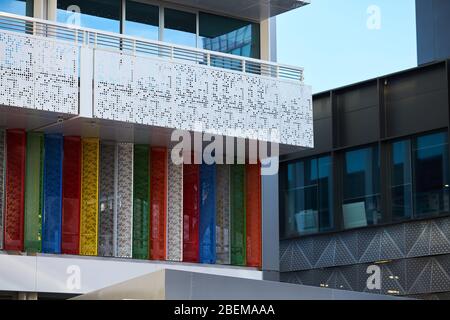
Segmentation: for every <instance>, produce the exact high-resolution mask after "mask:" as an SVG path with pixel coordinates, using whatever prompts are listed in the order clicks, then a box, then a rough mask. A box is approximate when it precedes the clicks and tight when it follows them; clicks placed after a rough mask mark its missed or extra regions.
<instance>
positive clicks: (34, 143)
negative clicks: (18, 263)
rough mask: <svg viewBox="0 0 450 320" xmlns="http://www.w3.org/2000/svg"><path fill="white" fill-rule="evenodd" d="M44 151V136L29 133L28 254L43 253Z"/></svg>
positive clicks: (25, 241) (26, 223)
mask: <svg viewBox="0 0 450 320" xmlns="http://www.w3.org/2000/svg"><path fill="white" fill-rule="evenodd" d="M43 151H44V135H43V134H42V133H32V132H30V133H28V134H27V157H26V176H25V220H24V222H25V226H24V233H25V234H24V247H25V251H27V252H41V249H42V244H41V238H42V219H41V218H42V183H43V179H42V178H43Z"/></svg>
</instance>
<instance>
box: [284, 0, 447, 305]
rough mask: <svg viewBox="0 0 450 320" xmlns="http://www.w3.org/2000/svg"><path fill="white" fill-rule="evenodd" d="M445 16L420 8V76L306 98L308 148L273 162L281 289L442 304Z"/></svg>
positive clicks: (432, 5) (439, 4)
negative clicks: (310, 120)
mask: <svg viewBox="0 0 450 320" xmlns="http://www.w3.org/2000/svg"><path fill="white" fill-rule="evenodd" d="M428 9H430V10H432V11H429V10H428ZM430 14H431V15H432V17H431V16H430ZM449 14H450V7H449V2H448V1H439V0H436V1H434V0H430V1H428V0H424V1H421V0H417V20H418V23H417V35H418V48H419V49H418V52H419V65H420V66H419V67H417V68H414V69H411V70H405V71H402V72H399V73H395V74H390V75H386V76H382V77H379V78H376V79H370V80H366V81H363V82H361V83H357V84H353V85H349V86H346V87H342V88H337V89H334V90H330V91H327V92H322V93H318V94H316V95H314V96H313V110H314V133H315V134H314V137H315V148H314V149H313V150H306V151H300V152H298V153H294V154H289V155H285V156H282V157H281V159H280V160H281V166H280V176H279V178H280V180H279V181H280V193H279V197H280V237H281V243H280V272H281V275H280V277H281V281H284V282H291V283H299V284H303V285H313V286H320V287H327V288H336V289H345V290H353V291H361V292H372V293H382V294H389V295H396V296H409V297H417V298H424V299H450V207H449V206H450V159H449V125H450V123H449V115H450V109H449V108H450V104H449V101H450V91H449V89H450V88H449V83H450V61H449V60H447V59H446V58H447V57H448V56H450V51H446V50H444V48H445V47H446V48H448V47H449V45H450V42H449V38H448V35H447V33H448V32H447V31H448V28H446V27H445V25H446V24H447V25H448V21H449V20H448V19H447V20H445V19H444V18H443V17H445V16H446V17H448V16H449ZM429 18H430V19H431V20H428V19H429ZM426 21H428V22H431V21H434V24H433V23H432V25H433V28H432V29H430V28H428V26H425V24H426V23H427V22H426ZM427 41H435V42H434V43H435V44H439V45H433V44H428V43H426V42H427ZM435 49H436V50H435ZM437 49H438V50H437ZM441 49H442V50H441ZM445 52H446V53H445Z"/></svg>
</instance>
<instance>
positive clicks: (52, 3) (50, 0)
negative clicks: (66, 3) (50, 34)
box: [47, 0, 57, 21]
mask: <svg viewBox="0 0 450 320" xmlns="http://www.w3.org/2000/svg"><path fill="white" fill-rule="evenodd" d="M56 10H57V0H47V19H48V20H50V21H56Z"/></svg>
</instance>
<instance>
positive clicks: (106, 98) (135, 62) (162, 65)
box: [94, 50, 313, 147]
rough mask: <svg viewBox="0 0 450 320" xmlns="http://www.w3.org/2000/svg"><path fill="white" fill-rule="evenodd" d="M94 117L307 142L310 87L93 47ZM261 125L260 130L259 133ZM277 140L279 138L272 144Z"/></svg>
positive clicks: (309, 139)
mask: <svg viewBox="0 0 450 320" xmlns="http://www.w3.org/2000/svg"><path fill="white" fill-rule="evenodd" d="M94 68H95V70H94V74H95V79H94V105H95V106H96V107H95V108H94V117H96V118H102V119H110V120H120V121H124V122H132V123H139V124H145V125H153V126H158V127H166V128H178V129H181V130H188V131H192V130H197V129H198V128H197V125H198V123H199V122H200V123H201V124H202V125H203V129H204V131H205V132H207V133H212V134H216V133H219V134H226V133H227V132H228V130H230V129H231V130H233V129H242V128H245V129H251V130H240V131H237V132H233V134H235V135H236V136H238V137H240V138H251V139H255V138H259V139H260V140H263V141H265V140H268V139H269V140H274V141H275V140H277V139H274V137H268V136H267V130H269V129H275V130H277V131H278V132H279V133H280V138H281V143H283V144H284V143H285V144H290V145H296V146H304V147H313V117H312V103H311V101H312V95H311V88H310V87H308V86H304V85H302V84H299V83H297V82H292V81H283V80H279V79H273V78H269V77H262V76H259V75H250V74H240V73H236V72H232V71H228V70H224V69H222V70H219V69H215V68H210V67H205V66H202V65H201V64H189V63H177V62H174V61H162V60H158V59H154V58H151V57H140V56H131V55H126V54H120V53H117V52H109V51H103V50H96V51H95V65H94ZM260 130H262V131H260ZM275 142H280V141H275Z"/></svg>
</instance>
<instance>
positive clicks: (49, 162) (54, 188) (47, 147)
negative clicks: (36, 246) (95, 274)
mask: <svg viewBox="0 0 450 320" xmlns="http://www.w3.org/2000/svg"><path fill="white" fill-rule="evenodd" d="M62 160H63V137H62V135H59V134H48V135H45V137H44V187H43V191H44V192H43V208H44V209H43V211H42V252H44V253H61V224H62V162H63V161H62Z"/></svg>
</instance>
